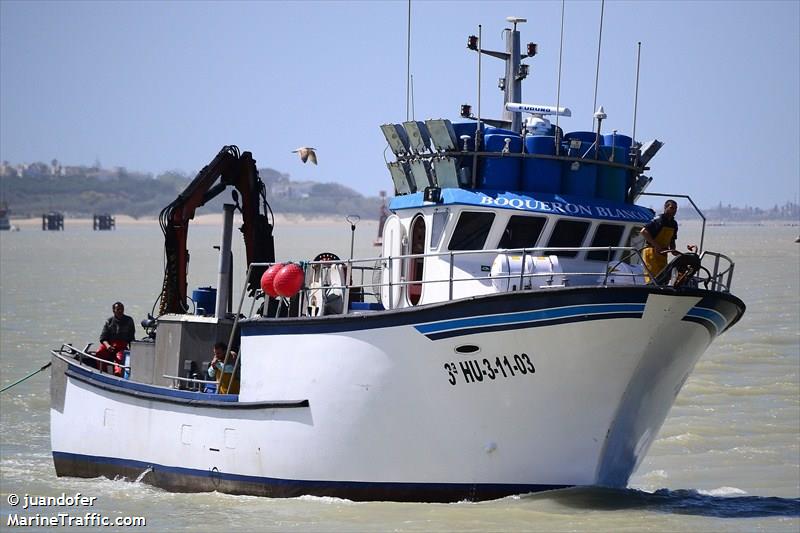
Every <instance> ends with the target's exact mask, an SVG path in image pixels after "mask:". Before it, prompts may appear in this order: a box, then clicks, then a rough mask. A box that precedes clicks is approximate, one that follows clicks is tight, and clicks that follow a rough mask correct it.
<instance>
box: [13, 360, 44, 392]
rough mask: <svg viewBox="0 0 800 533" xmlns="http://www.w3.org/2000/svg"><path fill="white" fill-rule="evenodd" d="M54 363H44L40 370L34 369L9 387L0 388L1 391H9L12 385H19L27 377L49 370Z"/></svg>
mask: <svg viewBox="0 0 800 533" xmlns="http://www.w3.org/2000/svg"><path fill="white" fill-rule="evenodd" d="M52 364H53V362H52V361H51V362H49V363H47V364H46V365H44V366H43V367H42V368H40V369H39V370H34V371H33V372H31V373H30V374H28V375H27V376H25V377H24V378H22V379H18V380H17V381H15V382H14V383H12V384H11V385H8V386H7V387H3V388H2V389H0V393H2V392H5V391H7V390H8V389H10V388H11V387H13V386H14V385H19V384H20V383H22V382H23V381H25V380H26V379H28V378H32V377H33V376H35V375H36V374H38V373H39V372H41V371H42V370H47V369H48V368H50V365H52Z"/></svg>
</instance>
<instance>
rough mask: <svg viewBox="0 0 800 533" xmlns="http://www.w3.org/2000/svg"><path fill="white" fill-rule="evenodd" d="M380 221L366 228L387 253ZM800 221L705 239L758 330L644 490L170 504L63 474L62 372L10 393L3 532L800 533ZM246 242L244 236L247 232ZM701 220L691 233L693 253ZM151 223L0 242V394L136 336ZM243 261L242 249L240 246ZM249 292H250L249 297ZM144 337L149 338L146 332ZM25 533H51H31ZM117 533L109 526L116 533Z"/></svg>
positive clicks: (158, 255)
mask: <svg viewBox="0 0 800 533" xmlns="http://www.w3.org/2000/svg"><path fill="white" fill-rule="evenodd" d="M375 231H376V226H375V223H374V222H373V223H368V222H365V223H362V224H360V225H359V226H358V230H357V232H356V246H355V248H356V255H361V256H362V257H363V256H374V255H377V249H375V248H373V247H372V246H371V243H372V240H373V238H374V237H375ZM798 233H800V228H798V227H797V226H794V227H789V226H781V225H764V226H754V225H750V226H748V225H736V226H730V225H728V226H721V227H709V228H707V234H706V242H705V245H706V248H707V249H710V250H716V251H721V252H723V253H726V254H727V255H729V256H730V257H732V258H733V259H734V260H735V261H736V271H735V275H734V291H733V292H734V293H735V294H737V295H738V296H739V297H741V298H742V299H743V300H744V301H745V303H746V304H747V312H746V314H745V316H744V318H743V319H742V320H741V321H740V322H739V323H738V324H737V325H736V326H735V327H734V328H733V329H732V330H731V331H729V332H727V333H726V334H725V335H723V336H722V337H721V338H719V339H718V340H717V341H716V342H715V343H714V344H713V345H712V346H711V347H710V348H709V350H708V351H707V352H706V354H705V355H704V356H703V357H702V358H701V360H700V362H699V363H698V365H697V367H696V368H695V371H694V373H693V374H692V376H691V377H690V379H689V380H688V381H687V382H686V385H685V386H684V388H683V390H682V391H681V393H680V395H679V396H678V398H677V402H676V404H675V406H674V407H673V409H672V411H671V413H670V416H669V417H668V418H667V421H666V423H665V424H664V426H663V428H662V430H661V433H660V434H659V437H658V440H656V442H655V444H654V445H653V447H652V448H651V450H650V453H649V455H648V457H647V459H646V460H645V461H644V463H643V464H642V466H641V468H640V469H639V471H638V472H637V473H636V474H635V475H634V477H633V478H632V479H631V483H630V486H631V488H630V489H627V490H605V489H575V490H567V491H558V492H551V493H543V494H538V495H529V496H520V497H510V498H505V499H502V500H497V501H491V502H483V503H456V504H408V503H404V504H399V503H353V502H349V501H343V500H337V499H329V498H298V499H291V500H280V499H268V498H255V497H247V496H229V495H224V494H217V493H211V494H171V493H168V492H164V491H161V490H159V489H155V488H152V487H150V486H147V485H143V484H141V483H132V482H124V481H110V480H107V479H89V480H86V479H69V478H56V476H55V472H54V470H53V465H52V460H51V456H50V440H49V427H48V426H49V421H48V419H49V412H48V410H49V388H48V387H49V381H48V380H49V372H43V373H41V374H38V375H36V376H34V377H32V378H31V379H29V380H27V381H25V382H23V383H21V384H20V385H17V386H15V387H13V388H12V389H10V390H9V391H7V392H4V393H2V395H0V421H1V423H2V431H1V432H0V530H2V531H6V530H13V529H15V528H12V527H9V526H8V522H7V520H8V516H9V513H12V512H17V513H19V515H20V516H33V515H35V514H37V513H38V514H40V515H42V516H53V515H57V514H58V512H70V513H72V514H73V515H80V516H83V515H84V514H85V512H86V511H94V512H98V513H100V514H102V515H104V516H107V517H111V518H115V517H125V516H144V517H145V518H146V520H147V526H146V527H144V528H141V527H140V528H129V530H130V529H133V530H136V529H139V530H147V531H165V530H167V529H169V530H186V531H228V530H237V531H342V532H348V531H431V530H439V531H512V530H515V531H747V532H750V531H793V532H797V531H798V530H800V245H799V244H795V243H794V239H795V238H796V237H797V236H798ZM190 234H191V235H190V250H191V251H192V257H191V263H190V280H189V286H190V290H191V288H195V287H198V286H204V285H216V276H215V271H216V267H217V256H216V253H215V251H214V250H213V248H212V247H213V246H214V245H216V244H217V243H218V242H219V240H220V235H219V234H220V229H219V228H217V227H216V226H200V225H197V226H194V227H193V228H192V231H191V232H190ZM237 235H238V234H237ZM698 240H699V225H698V224H694V223H685V224H683V225H682V227H681V234H680V242H681V247H683V245H685V244H687V243H689V242H697V241H698ZM162 242H163V239H162V236H161V232H160V230H159V228H158V224H157V223H155V222H152V223H144V224H141V223H140V224H130V225H122V226H121V227H119V228H118V229H117V230H116V231H114V232H93V231H92V230H91V226H90V225H87V224H85V223H83V224H80V223H78V222H75V221H70V220H69V219H68V220H67V221H66V231H64V232H43V231H41V230H39V228H38V227H36V226H28V227H24V228H23V229H22V231H20V232H15V233H9V232H2V233H0V386H6V385H8V384H10V383H12V382H14V381H16V380H17V379H20V378H22V377H24V376H25V375H27V374H29V373H30V372H32V371H34V370H36V369H38V368H40V367H41V366H42V365H44V364H45V363H47V362H48V361H49V359H50V352H49V350H50V349H52V348H54V347H57V346H59V345H60V344H61V343H62V342H73V343H74V344H76V345H78V344H80V345H83V344H84V343H86V342H89V341H95V342H96V338H97V336H98V335H99V333H100V328H101V325H102V321H103V320H104V319H105V318H106V317H107V316H109V315H110V314H111V313H110V311H111V309H110V308H111V303H112V302H114V301H115V300H122V301H123V302H125V304H126V307H127V310H126V311H127V313H128V314H131V315H132V316H133V317H134V319H135V320H136V323H137V325H138V323H139V321H140V320H141V319H142V318H144V316H145V314H146V313H147V312H149V311H150V310H151V308H152V306H153V303H154V301H155V300H156V297H157V296H158V293H159V291H160V288H161V283H162V278H161V273H162V272H163V263H162ZM276 248H277V253H278V256H279V259H309V258H311V257H313V256H314V255H316V253H318V252H321V251H332V252H334V253H337V254H338V255H339V256H340V257H343V258H344V257H347V256H348V255H349V249H350V227H349V225H348V224H347V223H346V222H344V220H343V221H342V222H341V224H338V225H336V224H334V225H328V226H311V227H309V226H300V225H291V224H284V225H283V226H279V227H278V228H277V229H276ZM235 261H236V263H237V265H241V264H242V252H241V250H237V254H236V260H235ZM235 290H238V289H235ZM138 334H139V335H141V334H142V333H141V330H139V331H138ZM76 492H80V493H82V494H84V495H88V496H96V497H97V500H96V502H95V504H94V506H92V507H84V508H78V509H74V508H67V507H63V508H57V507H56V508H52V507H51V508H39V509H33V508H30V509H28V510H24V509H20V508H19V507H16V508H12V507H11V506H10V505H9V502H8V500H9V495H11V494H17V495H20V496H24V495H25V494H28V495H31V496H59V495H61V494H62V493H67V494H68V495H69V494H73V493H76ZM24 529H28V530H37V531H44V530H51V529H52V528H44V527H33V528H24ZM80 529H82V530H92V529H93V528H80ZM109 529H110V530H113V528H109ZM118 530H121V529H118Z"/></svg>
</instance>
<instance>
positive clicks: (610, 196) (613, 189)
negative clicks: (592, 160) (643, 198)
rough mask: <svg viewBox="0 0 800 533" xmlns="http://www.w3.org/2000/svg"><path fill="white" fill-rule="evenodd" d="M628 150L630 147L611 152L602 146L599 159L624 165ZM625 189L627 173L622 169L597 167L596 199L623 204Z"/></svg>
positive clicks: (618, 148) (622, 147) (608, 147)
mask: <svg viewBox="0 0 800 533" xmlns="http://www.w3.org/2000/svg"><path fill="white" fill-rule="evenodd" d="M617 137H619V136H617ZM629 149H630V147H624V146H616V147H614V148H613V150H612V148H611V146H603V147H601V148H600V154H601V155H600V159H602V160H603V161H611V162H614V163H619V164H625V163H626V159H627V153H628V150H629ZM612 155H613V157H612ZM627 188H628V171H626V170H625V169H622V168H614V167H608V166H605V165H598V167H597V187H596V189H597V190H596V191H595V192H596V195H597V197H598V198H604V199H606V200H613V201H616V202H624V201H625V195H626V192H627Z"/></svg>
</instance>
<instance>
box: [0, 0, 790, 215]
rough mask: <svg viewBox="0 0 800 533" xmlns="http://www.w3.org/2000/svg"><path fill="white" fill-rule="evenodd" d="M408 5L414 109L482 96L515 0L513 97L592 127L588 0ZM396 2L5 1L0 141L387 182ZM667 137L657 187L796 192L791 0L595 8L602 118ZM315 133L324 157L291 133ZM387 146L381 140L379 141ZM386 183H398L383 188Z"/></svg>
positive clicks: (779, 200) (722, 195)
mask: <svg viewBox="0 0 800 533" xmlns="http://www.w3.org/2000/svg"><path fill="white" fill-rule="evenodd" d="M561 9H562V3H561V2H560V1H541V2H539V1H528V2H503V1H491V2H490V1H481V2H478V1H468V0H467V1H465V0H460V1H455V0H454V1H416V2H412V4H411V54H410V57H411V69H410V70H411V74H412V76H413V81H414V83H413V95H414V97H413V102H414V105H413V110H411V112H412V115H413V118H415V119H417V120H424V119H427V118H449V119H451V120H453V121H456V120H458V113H459V106H460V105H461V104H462V103H470V104H472V106H473V110H476V109H477V104H478V94H477V93H478V90H477V88H478V76H477V70H478V69H477V64H478V62H477V55H476V54H475V53H474V52H472V51H469V50H467V48H466V41H467V36H469V35H471V34H477V33H478V25H481V26H482V33H481V36H482V44H483V48H488V49H494V50H504V49H505V43H504V41H503V35H502V30H503V28H505V27H508V23H507V22H506V17H507V16H517V17H524V18H527V23H524V24H521V25H520V27H519V28H520V30H521V32H522V42H523V43H526V42H535V43H537V44H538V45H539V53H538V55H537V56H535V57H533V58H530V59H527V60H525V62H526V63H528V64H529V65H530V72H531V75H530V76H529V77H528V79H527V80H525V82H524V83H523V90H522V91H523V98H522V100H523V102H525V103H531V104H544V105H555V104H556V101H557V99H558V101H559V103H560V105H562V106H566V107H569V108H570V109H571V111H572V117H571V118H564V119H561V122H560V125H561V126H562V127H563V129H564V131H565V132H569V131H578V130H588V129H591V128H592V122H593V121H592V114H593V111H594V109H593V101H594V88H595V72H596V66H597V46H598V33H599V27H600V11H601V3H600V1H591V0H571V1H566V3H565V6H564V46H563V52H562V58H563V59H562V67H561V90H560V96H559V91H558V78H559V75H558V74H559V47H560V28H561ZM407 14H408V3H407V2H406V1H346V2H334V1H324V2H312V1H302V2H290V1H280V2H278V1H274V2H268V1H250V2H235V1H226V2H216V1H205V2H197V1H190V0H184V1H174V2H157V1H148V2H145V1H128V2H110V1H105V2H104V1H88V2H76V1H68V0H67V1H65V0H59V1H56V2H47V1H12V0H0V159H2V160H6V161H9V162H10V163H12V164H16V163H31V162H35V161H44V162H49V161H51V160H52V159H57V160H58V161H59V162H61V164H65V165H91V164H93V163H94V162H95V161H97V160H99V161H100V162H101V164H102V165H103V166H104V167H106V168H113V167H125V168H127V169H128V170H129V171H140V172H150V173H153V174H154V175H158V174H160V173H162V172H165V171H170V170H178V171H181V172H185V173H189V174H194V173H195V172H197V170H199V169H200V168H202V167H203V166H204V165H206V164H207V163H208V162H209V161H210V160H211V159H213V157H214V156H215V155H216V153H217V152H218V151H219V150H220V148H221V147H222V146H223V145H227V144H235V145H237V146H239V148H240V149H241V150H242V151H250V152H252V153H253V156H254V157H255V158H256V160H257V162H258V166H259V167H270V168H273V169H275V170H278V171H279V172H284V173H287V174H289V175H290V177H291V178H292V179H293V180H315V181H333V182H337V183H341V184H343V185H346V186H348V187H351V188H353V189H355V190H357V191H358V192H360V193H362V194H365V195H370V196H373V195H376V194H377V193H378V191H379V190H383V189H391V179H390V175H389V172H388V170H387V169H386V165H385V157H388V156H389V155H390V152H386V154H384V150H385V148H386V142H385V139H384V137H383V135H382V134H381V131H380V129H379V126H380V125H381V124H384V123H390V122H395V123H397V122H402V121H404V120H405V119H406V114H407V109H406V79H407V76H406V73H407V40H406V36H407V31H408V27H407ZM637 42H641V43H642V45H641V66H640V78H639V97H638V108H637V117H636V138H637V140H640V141H647V140H650V139H659V140H661V141H664V142H665V146H664V147H663V148H662V149H661V151H660V152H659V153H658V155H656V157H655V158H654V159H653V160H652V161H651V162H650V166H651V168H652V170H651V171H650V172H649V174H650V175H651V176H652V177H653V178H654V181H653V184H651V186H650V188H649V191H650V192H663V193H679V194H689V195H691V196H692V198H693V199H694V200H695V202H696V203H697V204H699V205H700V206H704V207H713V206H715V205H716V204H717V203H718V202H722V203H723V204H729V203H730V204H733V205H740V206H743V205H750V206H758V207H765V208H768V207H772V206H773V205H775V204H781V205H782V204H784V203H785V202H787V201H795V202H796V201H798V194H800V2H799V1H797V0H786V1H726V2H723V1H666V0H663V1H661V0H659V1H652V2H649V1H621V0H607V1H606V2H605V6H604V15H603V30H602V47H601V54H600V68H599V79H598V91H597V103H598V105H603V106H604V109H605V111H606V113H607V114H608V118H607V119H606V120H605V121H604V123H603V132H604V133H608V132H610V131H611V130H613V129H616V130H618V132H619V133H623V134H628V135H630V134H631V132H632V129H633V115H634V113H633V109H634V93H635V86H636V50H637ZM502 68H503V64H502V62H501V61H499V60H496V59H493V58H490V57H486V56H484V58H483V60H482V64H481V73H482V76H481V84H480V85H481V115H482V116H484V117H496V118H499V117H500V116H501V113H502V109H501V106H502V93H501V92H500V91H499V90H498V88H497V80H498V78H499V77H501V76H502ZM299 146H312V147H314V148H316V150H317V155H318V159H319V165H318V166H312V165H303V164H302V163H301V162H300V160H299V158H298V157H297V155H296V154H293V153H292V152H291V151H292V150H293V149H295V148H297V147H299ZM389 159H391V158H389ZM390 194H391V190H390Z"/></svg>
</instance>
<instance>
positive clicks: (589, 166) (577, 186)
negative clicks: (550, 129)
mask: <svg viewBox="0 0 800 533" xmlns="http://www.w3.org/2000/svg"><path fill="white" fill-rule="evenodd" d="M593 135H594V134H593V133H591V132H573V133H568V134H567V135H566V137H567V139H566V140H565V141H564V144H563V145H562V148H563V152H562V153H564V154H566V155H568V156H569V157H578V158H581V159H582V160H581V161H564V162H563V163H562V166H561V192H562V193H563V194H570V195H573V196H583V197H586V198H594V195H595V191H596V187H597V165H596V164H595V146H594V137H593ZM590 136H592V137H590ZM581 138H584V139H588V138H591V141H582V142H581V145H580V148H572V147H571V144H572V143H570V141H571V140H574V139H581Z"/></svg>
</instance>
